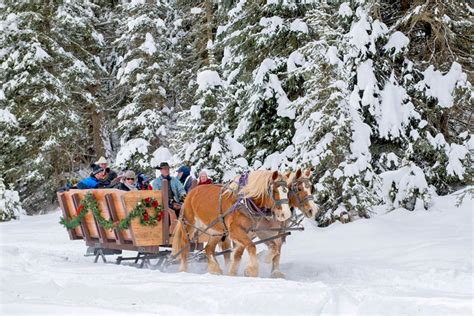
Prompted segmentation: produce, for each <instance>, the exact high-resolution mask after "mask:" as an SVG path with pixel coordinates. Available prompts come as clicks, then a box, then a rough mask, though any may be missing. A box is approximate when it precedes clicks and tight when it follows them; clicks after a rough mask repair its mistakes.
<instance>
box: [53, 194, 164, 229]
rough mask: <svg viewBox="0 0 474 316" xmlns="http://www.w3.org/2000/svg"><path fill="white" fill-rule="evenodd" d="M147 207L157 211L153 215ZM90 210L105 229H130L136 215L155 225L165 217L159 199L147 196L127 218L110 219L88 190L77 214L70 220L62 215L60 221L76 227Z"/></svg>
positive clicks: (141, 221) (146, 224)
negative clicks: (104, 214) (105, 215)
mask: <svg viewBox="0 0 474 316" xmlns="http://www.w3.org/2000/svg"><path fill="white" fill-rule="evenodd" d="M147 208H153V209H154V210H155V213H156V214H155V216H151V215H150V214H149V213H148V211H147V210H146V209H147ZM89 211H91V212H92V214H93V215H94V218H95V219H96V220H97V223H98V224H99V225H100V226H101V227H103V228H104V229H114V228H117V229H119V230H124V229H128V228H129V227H130V223H131V222H132V219H134V218H136V217H139V218H140V224H141V225H144V226H154V225H156V224H157V223H158V222H159V221H161V219H162V218H163V209H162V207H161V205H160V204H159V203H158V201H157V200H156V199H154V198H151V197H147V198H145V199H142V200H141V201H140V202H138V203H137V205H136V206H135V207H134V208H133V210H132V211H130V213H129V214H128V215H127V217H126V218H124V219H121V220H120V221H118V222H114V221H112V220H110V219H105V218H104V217H102V215H101V214H100V208H99V205H98V204H97V201H96V200H95V198H94V196H93V195H92V193H91V192H87V193H86V195H85V196H84V199H83V200H82V201H81V204H80V205H79V207H78V208H77V210H76V216H73V217H72V218H71V219H70V220H67V219H65V218H64V217H61V219H60V221H59V223H60V224H61V225H63V226H64V227H66V228H67V229H74V228H76V227H78V226H79V225H80V224H81V221H82V219H83V218H84V216H86V214H87V213H89Z"/></svg>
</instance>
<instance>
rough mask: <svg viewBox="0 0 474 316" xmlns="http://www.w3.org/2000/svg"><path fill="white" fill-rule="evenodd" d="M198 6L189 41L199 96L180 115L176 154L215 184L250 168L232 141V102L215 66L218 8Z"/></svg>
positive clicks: (193, 87) (208, 3) (193, 12)
mask: <svg viewBox="0 0 474 316" xmlns="http://www.w3.org/2000/svg"><path fill="white" fill-rule="evenodd" d="M194 5H195V6H194V7H192V8H190V9H189V10H190V12H191V20H195V22H194V24H193V27H192V29H190V30H189V33H188V34H187V36H186V38H187V40H188V41H192V46H191V47H192V50H191V51H192V52H194V53H193V54H191V55H190V56H194V58H195V61H194V62H193V63H192V65H193V66H194V67H195V66H196V65H199V66H200V68H199V70H198V71H197V74H195V75H194V76H193V77H192V78H191V79H190V80H189V82H188V83H187V86H188V87H189V88H190V91H195V96H194V97H193V99H192V102H193V103H192V106H191V108H190V109H189V110H185V111H184V112H182V114H181V115H180V119H179V126H180V131H181V132H180V134H179V135H177V138H178V139H181V142H177V144H175V151H177V152H179V153H180V154H179V156H180V157H181V159H182V160H183V161H185V162H186V163H188V164H190V165H192V166H194V167H195V168H196V169H197V170H202V169H208V170H209V172H210V173H211V176H212V177H213V179H214V180H215V181H222V180H224V181H226V180H229V179H232V178H233V177H234V176H235V175H236V173H237V172H239V171H242V170H243V169H245V168H247V166H248V164H247V161H246V160H245V159H244V158H242V157H241V155H242V154H243V153H244V150H245V148H244V147H243V146H242V145H241V144H240V143H238V142H237V141H236V140H235V139H234V138H233V137H232V135H231V131H230V130H229V126H228V120H227V118H226V113H227V112H226V111H227V108H228V107H229V104H231V99H230V96H229V94H228V91H227V85H226V84H225V82H224V81H222V80H221V76H220V74H219V73H218V70H219V67H218V65H217V64H216V63H215V62H216V57H215V46H214V31H213V30H214V29H215V26H214V23H215V20H214V18H215V16H216V13H215V12H214V9H216V7H215V6H214V4H213V3H212V1H209V0H206V1H202V2H201V3H200V4H199V5H197V6H196V3H194ZM184 7H185V6H184ZM184 23H190V21H186V20H185V22H184ZM190 69H192V68H191V67H190ZM180 147H181V148H180Z"/></svg>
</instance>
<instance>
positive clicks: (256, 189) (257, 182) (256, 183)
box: [241, 170, 273, 199]
mask: <svg viewBox="0 0 474 316" xmlns="http://www.w3.org/2000/svg"><path fill="white" fill-rule="evenodd" d="M272 176H273V171H269V170H256V171H253V172H251V173H250V174H249V181H248V183H247V185H246V186H244V187H243V189H242V191H241V192H242V194H243V195H244V196H245V197H246V198H251V199H263V198H265V197H267V196H268V187H269V186H270V183H271V181H272Z"/></svg>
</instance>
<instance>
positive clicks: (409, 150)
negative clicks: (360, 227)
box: [294, 1, 467, 222]
mask: <svg viewBox="0 0 474 316" xmlns="http://www.w3.org/2000/svg"><path fill="white" fill-rule="evenodd" d="M324 7H325V10H321V9H324ZM375 8H376V6H374V5H373V3H372V2H370V1H368V2H366V3H364V2H363V1H359V2H358V3H352V6H351V5H350V4H349V3H343V4H342V5H341V6H340V7H339V11H338V15H339V20H338V21H336V22H334V21H331V20H330V18H329V17H331V16H333V14H331V12H333V13H334V7H333V6H325V5H320V9H317V8H316V10H315V11H313V12H312V13H315V12H316V13H317V17H316V18H315V19H312V20H313V21H316V25H315V27H316V28H317V29H318V30H320V33H321V34H322V36H323V40H322V41H320V43H318V42H315V43H311V44H309V45H308V47H312V46H314V45H316V46H315V47H316V50H314V49H313V50H312V49H310V50H308V51H307V52H304V50H302V51H303V55H304V56H306V58H308V59H309V60H310V62H308V65H310V66H309V68H308V69H309V70H310V71H309V73H308V76H309V77H310V78H313V79H312V80H308V83H313V85H314V86H313V87H312V88H311V89H309V90H308V91H313V92H312V94H311V93H310V94H309V95H308V96H309V98H308V100H305V99H303V100H305V101H306V102H309V104H310V105H311V104H312V106H309V107H308V106H307V105H305V104H304V103H303V106H301V105H299V106H298V104H297V107H299V108H302V109H303V110H302V116H301V119H302V120H299V122H298V126H297V133H296V136H295V138H294V142H295V143H296V145H297V149H298V153H299V154H298V156H299V159H300V160H301V161H303V162H305V161H306V162H307V161H309V160H311V159H313V160H314V161H313V163H315V164H317V165H318V166H317V167H318V168H321V167H322V170H320V172H319V175H317V177H321V178H319V180H318V185H317V187H316V188H317V190H316V191H317V193H316V195H317V196H318V198H319V199H321V197H323V198H325V199H326V200H320V202H323V205H325V209H327V207H328V206H329V211H330V212H329V213H328V212H326V215H325V218H326V221H325V222H327V221H331V220H333V219H337V218H338V216H339V214H340V212H341V211H340V210H341V209H342V210H343V211H346V210H349V215H355V214H358V215H359V216H360V215H368V211H369V210H370V207H371V205H372V206H373V205H375V203H377V202H378V200H379V199H378V198H377V194H380V193H379V189H378V186H377V183H378V182H379V181H378V178H379V176H380V178H381V180H382V184H383V185H382V186H381V187H380V189H381V193H382V194H381V196H382V197H383V198H384V199H385V202H391V203H392V204H393V206H394V207H400V206H402V207H406V208H408V209H414V208H423V207H427V205H428V204H429V202H430V194H431V193H433V188H430V184H432V185H435V187H436V188H437V189H438V190H440V189H441V186H440V183H439V182H436V181H434V180H435V179H436V178H437V177H438V175H439V171H438V170H439V169H440V167H441V166H442V167H441V170H442V169H444V171H441V172H445V173H447V172H448V170H451V175H454V176H458V175H459V176H458V178H457V181H459V180H460V179H462V178H463V175H461V174H464V173H465V168H462V167H460V166H462V164H463V163H466V161H467V147H466V145H461V144H451V145H448V148H446V147H445V148H442V146H436V143H437V141H436V140H434V138H433V137H432V136H430V133H427V131H436V132H435V135H439V127H437V126H436V124H434V123H433V122H430V121H429V120H427V119H426V115H425V112H424V109H423V107H421V106H418V105H419V103H420V102H424V101H423V100H425V99H424V97H423V96H421V95H420V94H415V93H411V94H410V92H411V91H415V90H417V89H418V91H420V86H421V87H424V86H423V81H420V78H423V77H427V78H428V77H429V78H433V76H427V74H425V75H424V76H419V75H418V76H416V72H417V70H416V69H414V66H413V63H412V62H411V61H410V60H409V59H407V58H404V57H403V56H404V53H406V49H407V47H408V44H409V39H408V38H407V37H406V36H405V35H404V34H403V33H401V32H399V31H396V30H389V29H388V28H387V27H386V26H385V24H383V23H382V22H381V21H380V20H378V19H375V18H373V17H372V15H374V14H375V13H376V12H377V10H375ZM328 10H329V12H328ZM310 14H311V13H310ZM324 17H326V19H324ZM323 21H327V22H326V23H323V25H321V23H322V22H323ZM338 28H339V29H338ZM341 28H342V29H341ZM324 34H326V36H327V37H326V38H324V37H325V35H324ZM338 34H342V35H338ZM329 43H330V44H329ZM325 45H328V46H330V47H325ZM318 46H319V47H318ZM318 53H319V55H318ZM312 56H313V57H312ZM314 56H318V57H319V58H317V59H316V61H311V58H314ZM321 61H323V62H321ZM328 64H331V65H333V66H330V67H328ZM335 66H336V67H337V68H334V67H335ZM314 67H316V68H315V69H313V70H311V68H314ZM454 67H456V66H454ZM304 68H305V67H303V71H304ZM336 69H337V70H336ZM328 70H329V71H331V70H332V71H333V72H332V73H331V72H329V73H330V74H331V75H328ZM427 70H428V71H430V68H428V69H427ZM334 71H335V72H334ZM431 71H433V70H432V69H431ZM454 72H455V74H454V75H451V76H448V75H447V76H446V79H447V78H450V79H452V80H453V82H450V83H449V84H446V85H445V86H446V87H454V86H455V85H456V84H458V83H461V84H462V85H464V84H465V82H464V81H463V80H462V78H463V76H459V73H456V71H454ZM321 73H324V75H319V74H321ZM418 73H420V72H419V71H418ZM439 76H441V74H438V77H439ZM328 77H329V78H333V79H328ZM441 77H442V76H441ZM337 79H339V80H340V81H338V80H337ZM346 83H347V84H346ZM318 85H319V86H318ZM437 86H438V85H437ZM448 89H449V88H448ZM421 90H423V88H422V89H421ZM452 91H453V90H452V89H451V90H450V91H446V89H445V92H446V94H447V95H449V96H451V93H452ZM313 98H315V100H314V101H312V99H313ZM326 100H327V101H326ZM339 100H341V101H342V103H339V104H338V105H337V106H336V107H335V108H334V109H331V104H332V102H334V101H336V102H338V101H339ZM311 102H313V103H311ZM329 109H331V110H329ZM344 109H346V110H345V111H344ZM328 110H329V111H330V112H332V113H338V111H343V113H345V114H346V115H347V113H350V115H349V116H348V117H347V116H346V118H345V119H339V120H336V119H335V118H334V117H336V118H337V117H338V116H332V117H328V116H327V113H328ZM438 114H439V112H438ZM344 121H348V122H350V123H349V125H348V126H350V128H347V127H346V128H343V125H342V126H341V125H339V126H338V127H337V128H336V130H337V131H338V132H342V134H343V135H344V134H345V135H344V136H343V137H342V139H346V140H347V138H348V136H349V138H351V139H352V141H351V145H350V152H346V153H344V152H342V153H341V154H340V155H338V157H340V158H339V159H341V160H343V162H342V163H340V164H339V166H340V167H343V168H341V169H340V170H339V171H337V170H336V171H333V170H331V169H329V170H330V171H329V172H328V170H327V167H326V166H327V162H330V163H329V166H330V165H333V166H334V164H336V165H337V164H338V163H339V161H337V159H335V157H334V156H331V155H332V154H333V153H334V149H333V148H331V147H329V146H328V144H331V143H332V142H333V141H334V139H338V138H335V137H334V132H333V131H332V130H330V129H329V128H331V127H333V126H331V122H333V124H335V122H337V123H338V124H340V123H341V122H344ZM327 125H329V126H327ZM336 126H337V125H336ZM356 126H358V127H356ZM325 129H326V130H325ZM328 130H329V131H330V134H329V136H330V137H328V138H326V136H327V135H328ZM466 135H467V134H466ZM437 138H438V140H440V139H441V136H437ZM339 139H340V138H339ZM427 144H430V146H428V147H427V146H426V145H427ZM341 145H342V144H341V143H340V144H339V148H340V147H345V148H347V143H346V145H345V146H341ZM451 146H452V147H451ZM461 147H462V148H461ZM451 148H454V151H453V152H454V155H451V158H448V157H449V155H447V154H448V152H449V150H448V149H450V150H451ZM426 154H428V155H430V156H431V157H427V156H426ZM328 157H329V158H328ZM336 157H337V156H336ZM351 159H355V160H356V161H355V162H351ZM344 160H347V161H344ZM433 160H434V161H433ZM321 161H322V162H323V163H321ZM448 161H449V162H448ZM456 167H457V168H456ZM437 169H438V170H437ZM364 170H365V172H363V171H364ZM454 170H456V171H454ZM456 172H457V173H458V174H456ZM321 173H323V174H322V175H321ZM348 175H349V178H350V177H352V178H353V179H352V180H351V181H348V182H345V181H346V180H347V176H348ZM328 177H329V178H328ZM331 178H332V179H331ZM328 179H331V180H332V181H334V180H337V181H335V183H337V182H339V183H341V182H344V184H343V185H341V184H339V187H342V188H343V189H342V190H341V189H339V190H337V189H335V188H334V187H331V186H330V185H329V188H330V190H329V191H328V183H324V184H322V183H321V182H322V181H323V182H328ZM354 181H356V182H358V185H357V186H356V187H357V188H359V189H361V190H362V192H365V193H366V194H360V193H357V190H353V191H352V192H351V191H349V194H347V195H345V194H344V193H343V192H344V191H345V190H349V189H350V188H351V184H354ZM318 191H322V192H328V193H332V194H333V195H332V196H330V198H329V199H327V195H326V196H321V194H320V193H318ZM344 196H345V197H346V199H350V200H352V201H350V202H347V200H346V199H345V198H344ZM364 196H365V197H367V198H366V199H364V198H362V199H361V197H364ZM364 200H365V201H364ZM328 201H332V202H333V203H329V205H328ZM334 202H336V203H334ZM341 203H342V204H343V207H342V208H341ZM331 209H332V211H333V212H332V211H331ZM355 209H359V210H362V213H361V212H360V211H359V212H354V210H355ZM331 212H332V216H329V215H330V214H331ZM331 217H332V218H331Z"/></svg>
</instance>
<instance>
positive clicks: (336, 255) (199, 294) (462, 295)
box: [0, 196, 474, 315]
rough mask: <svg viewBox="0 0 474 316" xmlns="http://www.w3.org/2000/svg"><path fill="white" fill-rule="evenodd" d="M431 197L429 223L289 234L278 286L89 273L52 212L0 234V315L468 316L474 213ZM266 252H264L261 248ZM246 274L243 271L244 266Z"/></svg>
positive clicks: (203, 276)
mask: <svg viewBox="0 0 474 316" xmlns="http://www.w3.org/2000/svg"><path fill="white" fill-rule="evenodd" d="M455 202H456V199H455V197H453V196H448V197H437V198H435V199H434V205H433V207H432V208H431V209H430V210H429V211H415V212H408V211H405V210H402V209H400V210H395V211H393V212H391V213H389V214H386V215H379V216H377V217H374V218H372V219H370V220H359V221H356V222H353V223H350V224H345V225H343V224H334V225H332V226H330V227H328V228H317V227H314V226H313V225H312V224H311V223H306V230H305V231H304V232H301V233H294V234H293V235H292V236H290V237H289V238H288V241H287V244H286V245H285V246H284V249H283V256H282V271H283V272H285V273H286V275H287V278H286V279H285V280H282V279H278V280H276V279H270V278H268V275H269V267H268V266H267V265H265V264H263V263H262V269H261V276H262V277H261V278H246V277H228V276H214V275H209V274H207V273H205V264H203V263H197V264H194V265H193V266H192V271H194V273H175V272H167V273H162V272H159V271H157V270H150V269H137V268H135V267H133V266H124V265H121V266H117V265H114V264H103V263H98V264H94V263H93V262H92V258H91V257H84V256H83V254H84V252H85V246H84V244H83V242H82V241H70V240H69V239H68V235H67V233H66V231H65V230H64V229H63V228H62V227H61V226H60V225H59V224H58V219H59V216H60V214H59V212H55V213H52V214H48V215H43V216H35V217H26V216H25V217H23V218H22V219H21V220H20V221H15V222H9V223H2V224H0V232H1V234H0V247H1V248H0V249H1V256H0V260H1V262H0V274H1V285H0V302H1V306H0V314H1V315H32V314H43V315H96V314H100V315H110V314H113V315H147V314H159V315H176V314H180V315H189V314H205V315H209V314H224V313H228V314H271V315H291V314H308V315H309V314H311V315H318V314H344V315H346V314H357V315H368V314H370V315H401V314H405V315H415V314H416V315H420V314H421V315H436V314H444V315H472V313H473V281H474V280H473V275H472V272H473V226H474V223H473V209H472V200H469V199H468V198H466V199H465V203H463V205H462V206H461V207H459V208H457V207H455V206H454V205H455ZM262 249H263V248H262ZM245 263H246V262H243V264H245Z"/></svg>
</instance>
